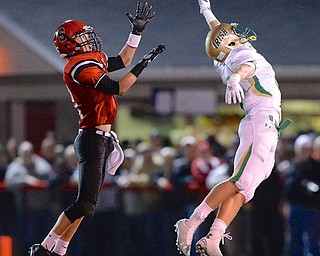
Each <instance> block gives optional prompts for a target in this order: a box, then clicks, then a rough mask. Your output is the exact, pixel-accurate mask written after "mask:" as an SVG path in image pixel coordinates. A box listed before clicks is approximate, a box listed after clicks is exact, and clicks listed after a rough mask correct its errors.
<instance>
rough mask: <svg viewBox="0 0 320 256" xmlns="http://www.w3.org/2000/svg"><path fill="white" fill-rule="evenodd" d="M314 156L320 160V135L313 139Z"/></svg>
mask: <svg viewBox="0 0 320 256" xmlns="http://www.w3.org/2000/svg"><path fill="white" fill-rule="evenodd" d="M312 158H313V159H315V160H319V161H320V135H318V136H316V138H315V139H314V140H313V153H312Z"/></svg>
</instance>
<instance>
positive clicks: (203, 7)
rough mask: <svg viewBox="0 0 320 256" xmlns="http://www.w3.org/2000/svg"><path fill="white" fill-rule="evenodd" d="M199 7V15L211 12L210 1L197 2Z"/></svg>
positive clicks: (200, 0)
mask: <svg viewBox="0 0 320 256" xmlns="http://www.w3.org/2000/svg"><path fill="white" fill-rule="evenodd" d="M198 4H199V7H200V13H203V12H204V11H205V10H209V11H211V6H210V0H198Z"/></svg>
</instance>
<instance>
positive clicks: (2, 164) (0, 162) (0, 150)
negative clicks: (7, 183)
mask: <svg viewBox="0 0 320 256" xmlns="http://www.w3.org/2000/svg"><path fill="white" fill-rule="evenodd" d="M7 166H8V157H7V152H6V149H5V147H4V145H2V144H0V182H3V180H4V176H5V174H6V171H7Z"/></svg>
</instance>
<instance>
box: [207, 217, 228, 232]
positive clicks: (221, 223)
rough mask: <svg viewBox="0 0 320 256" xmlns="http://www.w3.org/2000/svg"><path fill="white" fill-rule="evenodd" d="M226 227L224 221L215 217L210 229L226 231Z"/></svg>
mask: <svg viewBox="0 0 320 256" xmlns="http://www.w3.org/2000/svg"><path fill="white" fill-rule="evenodd" d="M226 228H227V225H226V223H224V221H223V220H221V219H218V218H216V219H215V220H214V221H213V223H212V226H211V228H210V230H212V229H217V230H220V231H222V232H223V233H224V232H225V231H226Z"/></svg>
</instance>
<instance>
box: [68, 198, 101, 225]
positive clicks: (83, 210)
mask: <svg viewBox="0 0 320 256" xmlns="http://www.w3.org/2000/svg"><path fill="white" fill-rule="evenodd" d="M94 210H95V206H94V205H93V204H92V203H89V202H87V201H86V202H80V201H75V202H73V203H72V205H71V206H69V207H68V208H67V209H66V210H65V211H64V213H65V215H66V216H67V218H68V219H69V220H70V221H71V222H74V221H75V220H77V219H79V218H80V217H82V216H86V217H92V216H93V214H94Z"/></svg>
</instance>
